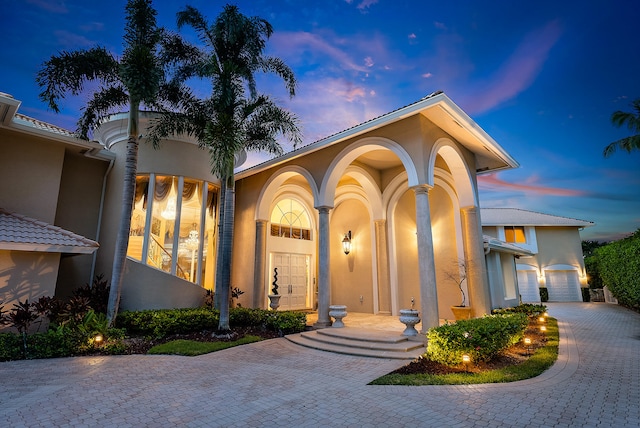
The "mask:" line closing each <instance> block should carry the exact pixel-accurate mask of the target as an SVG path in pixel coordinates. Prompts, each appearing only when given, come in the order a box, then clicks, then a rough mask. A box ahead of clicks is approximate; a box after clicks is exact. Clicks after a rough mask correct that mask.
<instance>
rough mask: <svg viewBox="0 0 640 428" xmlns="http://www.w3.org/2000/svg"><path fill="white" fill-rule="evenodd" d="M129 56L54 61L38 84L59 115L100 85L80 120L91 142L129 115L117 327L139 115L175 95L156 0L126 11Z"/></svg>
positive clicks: (112, 314) (80, 54)
mask: <svg viewBox="0 0 640 428" xmlns="http://www.w3.org/2000/svg"><path fill="white" fill-rule="evenodd" d="M125 10H126V24H125V34H124V37H123V43H124V51H123V54H122V57H121V58H119V59H118V58H116V57H115V56H114V55H113V54H112V53H111V52H109V51H108V50H107V49H106V48H104V47H100V46H97V47H94V48H91V49H87V50H78V51H73V52H66V51H63V52H61V53H59V54H58V55H54V56H52V57H51V58H50V59H49V60H48V61H46V62H45V63H44V64H43V67H42V69H41V70H40V71H39V72H38V75H37V79H36V80H37V83H38V85H39V86H40V87H41V88H43V89H42V92H41V93H40V99H42V100H43V101H45V102H46V103H47V104H48V106H49V108H51V109H52V110H53V111H55V112H59V111H60V110H59V106H58V101H59V100H60V99H62V98H64V97H65V96H66V95H67V94H68V93H70V94H72V95H79V94H80V93H81V92H83V91H84V88H85V84H86V83H87V82H97V83H98V86H97V87H98V89H97V90H95V91H94V92H93V93H92V94H91V99H90V100H89V102H88V103H87V105H86V106H85V107H84V113H83V115H82V117H81V118H80V119H79V121H78V134H79V136H80V137H81V138H85V139H86V138H88V134H89V132H92V131H93V129H94V128H95V127H96V126H97V125H99V122H100V120H101V119H102V118H104V117H105V116H107V115H109V114H111V113H113V112H114V111H115V109H117V108H121V107H123V106H125V107H127V108H128V109H129V113H128V141H127V146H126V160H125V170H124V185H123V192H122V207H121V213H120V227H119V229H118V234H117V238H116V247H115V254H114V261H113V272H112V276H111V284H112V285H113V286H112V287H111V290H110V294H109V305H108V311H107V314H108V317H109V320H110V323H111V324H113V322H114V320H115V318H116V316H117V313H118V306H119V303H120V293H121V289H122V277H123V274H124V264H125V260H126V254H127V246H128V244H129V229H130V226H131V212H132V208H133V196H134V192H135V178H136V171H137V159H138V143H139V141H138V139H139V130H138V116H139V110H140V107H141V105H146V106H154V105H156V103H157V102H158V99H159V97H161V96H164V95H167V94H172V93H174V91H172V90H166V91H165V90H161V88H162V86H163V81H164V69H163V64H162V61H161V56H160V55H159V42H160V40H161V39H162V35H163V33H164V32H163V30H162V29H161V28H159V27H157V25H156V11H155V9H154V8H153V7H152V4H151V0H129V1H128V2H127V5H126V7H125Z"/></svg>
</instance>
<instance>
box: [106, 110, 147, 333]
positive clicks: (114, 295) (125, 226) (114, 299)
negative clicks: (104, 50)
mask: <svg viewBox="0 0 640 428" xmlns="http://www.w3.org/2000/svg"><path fill="white" fill-rule="evenodd" d="M138 108H139V104H138V103H134V102H132V103H131V109H130V111H129V131H128V132H129V139H128V141H127V155H126V159H125V166H124V186H123V189H122V208H121V210H120V227H119V229H118V236H117V238H116V248H115V251H114V255H113V271H112V274H111V287H110V289H109V304H108V306H107V318H108V319H109V325H111V326H113V325H115V321H116V317H117V316H118V308H119V307H120V295H121V292H122V279H123V275H124V265H125V262H126V260H127V248H128V247H129V231H130V229H131V213H132V212H133V199H134V195H135V190H136V173H137V170H138ZM143 257H144V255H143Z"/></svg>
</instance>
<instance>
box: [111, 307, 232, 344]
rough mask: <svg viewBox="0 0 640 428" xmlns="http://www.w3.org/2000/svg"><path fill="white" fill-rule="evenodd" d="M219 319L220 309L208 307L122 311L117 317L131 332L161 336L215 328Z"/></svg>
mask: <svg viewBox="0 0 640 428" xmlns="http://www.w3.org/2000/svg"><path fill="white" fill-rule="evenodd" d="M219 319H220V315H219V312H218V311H216V310H211V309H206V308H194V309H162V310H146V311H136V312H122V313H121V314H119V315H118V317H117V318H116V324H117V326H118V327H119V328H124V329H125V330H126V331H127V332H128V333H129V334H138V335H141V336H148V337H156V338H161V337H165V336H168V335H170V334H184V333H193V332H198V331H202V330H215V329H216V328H218V321H219Z"/></svg>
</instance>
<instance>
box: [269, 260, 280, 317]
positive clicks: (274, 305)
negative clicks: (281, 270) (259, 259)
mask: <svg viewBox="0 0 640 428" xmlns="http://www.w3.org/2000/svg"><path fill="white" fill-rule="evenodd" d="M280 297H282V296H280V295H279V294H278V268H273V282H272V283H271V294H269V307H270V308H271V309H273V310H274V311H277V310H278V307H279V306H280Z"/></svg>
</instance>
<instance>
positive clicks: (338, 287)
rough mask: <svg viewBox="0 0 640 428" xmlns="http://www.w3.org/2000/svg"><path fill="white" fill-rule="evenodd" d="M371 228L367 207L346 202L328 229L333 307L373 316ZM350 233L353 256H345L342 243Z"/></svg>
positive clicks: (336, 213) (337, 208)
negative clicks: (339, 306) (342, 306)
mask: <svg viewBox="0 0 640 428" xmlns="http://www.w3.org/2000/svg"><path fill="white" fill-rule="evenodd" d="M371 228H372V222H371V219H370V216H369V212H368V210H367V207H366V206H365V205H364V204H363V203H362V202H361V201H359V200H356V199H348V200H345V201H344V202H342V203H341V204H340V205H338V206H337V207H336V208H335V209H334V210H333V214H332V216H331V222H330V226H329V230H330V232H331V233H330V235H331V236H330V242H331V244H330V245H331V304H333V305H347V310H348V311H353V312H364V313H373V310H374V307H373V289H374V283H373V263H372V254H373V253H372V230H371ZM349 230H351V233H352V241H351V242H352V246H351V252H350V253H349V254H344V252H343V251H342V239H343V238H344V235H345V233H347V232H348V231H349ZM361 296H362V297H361Z"/></svg>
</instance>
